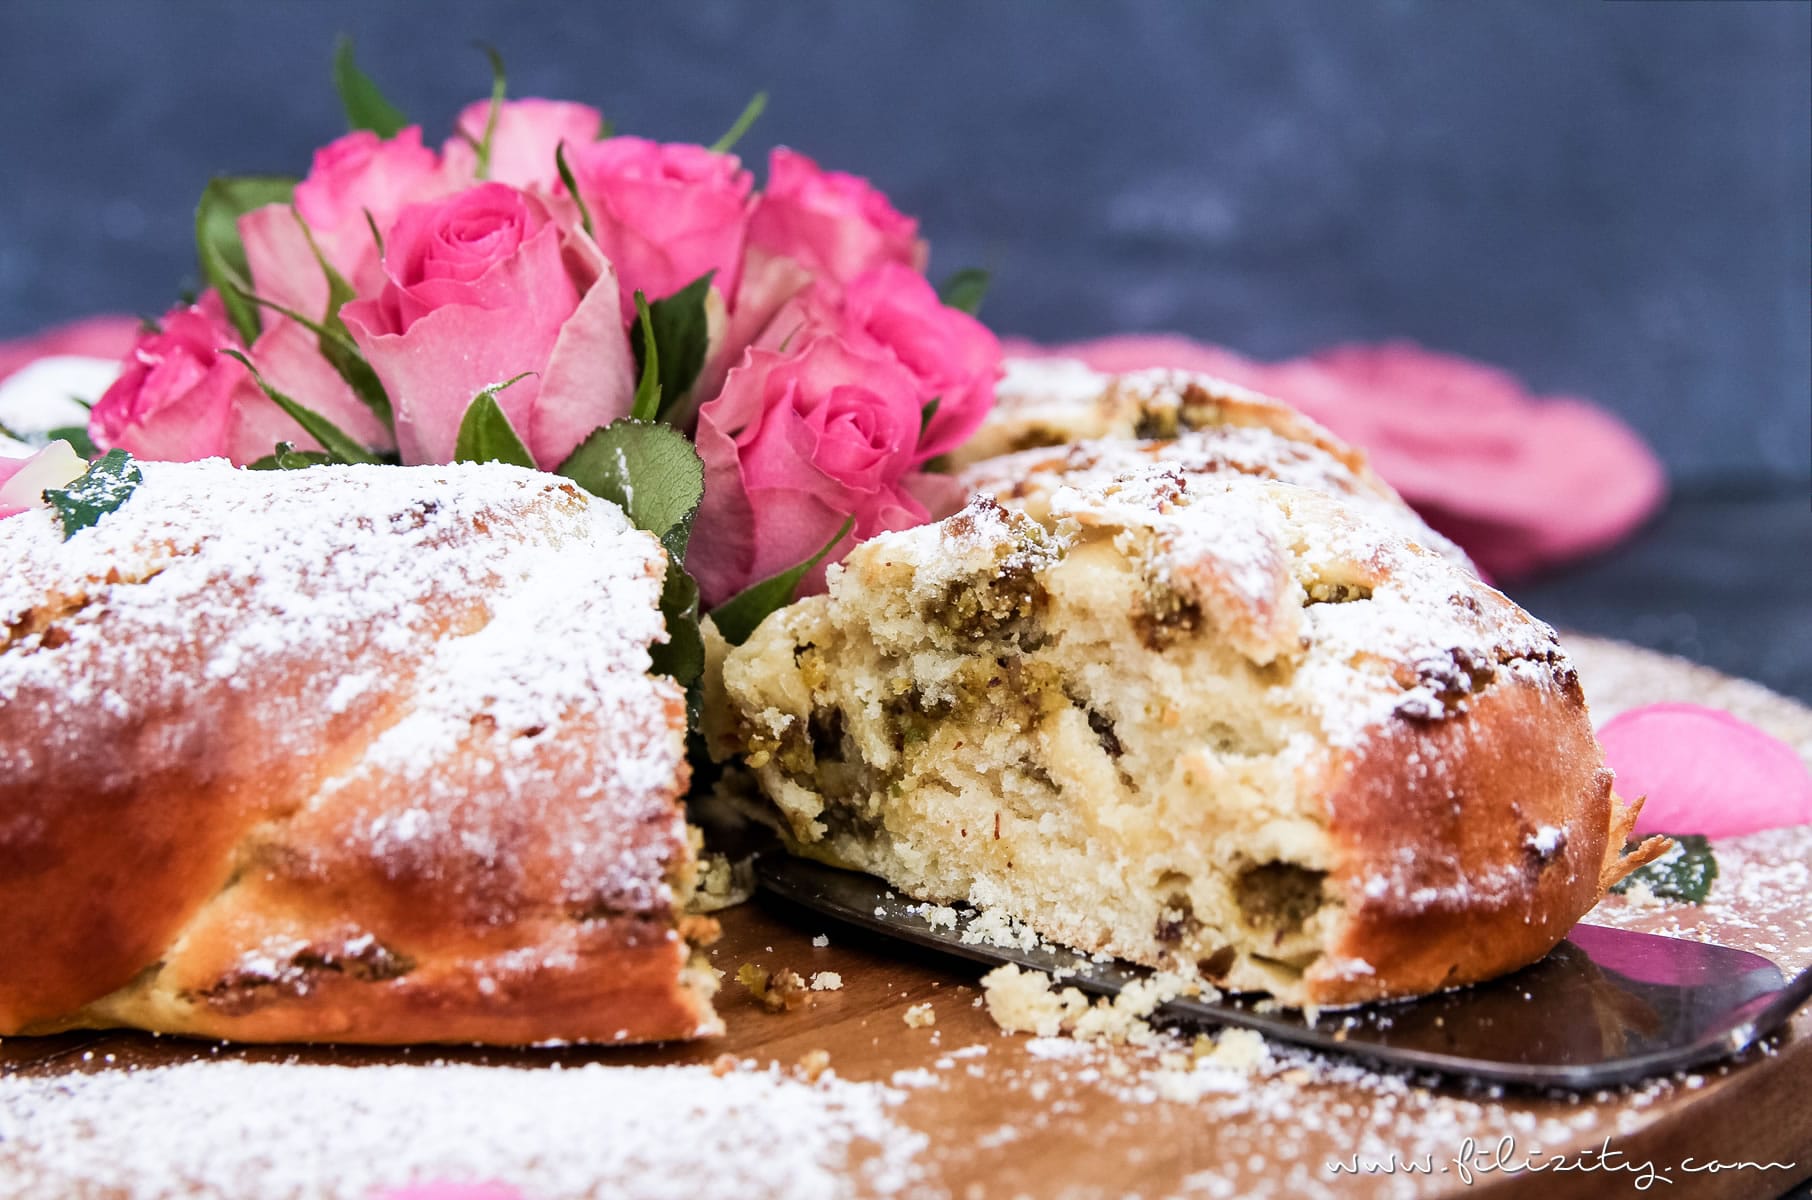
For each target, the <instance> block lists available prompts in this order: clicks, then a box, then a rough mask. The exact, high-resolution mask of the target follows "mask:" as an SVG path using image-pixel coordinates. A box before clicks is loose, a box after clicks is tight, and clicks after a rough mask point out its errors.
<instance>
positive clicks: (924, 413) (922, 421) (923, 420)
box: [919, 396, 944, 437]
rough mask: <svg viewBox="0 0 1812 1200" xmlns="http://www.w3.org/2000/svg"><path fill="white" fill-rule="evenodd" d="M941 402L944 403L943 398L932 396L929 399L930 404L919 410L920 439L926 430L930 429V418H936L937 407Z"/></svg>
mask: <svg viewBox="0 0 1812 1200" xmlns="http://www.w3.org/2000/svg"><path fill="white" fill-rule="evenodd" d="M943 402H944V398H943V397H942V396H933V397H932V398H931V403H930V404H927V405H926V406H925V407H924V408H921V409H919V436H920V437H924V436H925V431H926V430H927V429H930V428H931V421H932V418H933V417H936V416H937V408H938V405H940V404H942V403H943Z"/></svg>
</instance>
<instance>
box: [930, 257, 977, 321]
mask: <svg viewBox="0 0 1812 1200" xmlns="http://www.w3.org/2000/svg"><path fill="white" fill-rule="evenodd" d="M987 295H988V273H987V272H986V271H984V270H982V269H981V268H980V267H965V268H964V269H962V270H961V271H958V272H957V273H956V274H954V275H952V276H951V277H950V278H948V279H946V280H944V286H942V287H940V288H939V289H938V290H937V297H938V299H939V300H942V301H943V302H944V304H945V306H946V307H949V308H954V309H957V310H958V311H960V312H966V313H968V314H969V315H970V316H972V317H973V316H976V315H977V314H979V313H980V312H981V306H982V300H983V299H985V298H986V297H987Z"/></svg>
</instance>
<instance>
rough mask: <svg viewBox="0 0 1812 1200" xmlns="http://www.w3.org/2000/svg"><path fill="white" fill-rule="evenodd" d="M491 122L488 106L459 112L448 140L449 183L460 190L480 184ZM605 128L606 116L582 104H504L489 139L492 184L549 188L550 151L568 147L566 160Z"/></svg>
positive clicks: (552, 172)
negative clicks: (481, 154)
mask: <svg viewBox="0 0 1812 1200" xmlns="http://www.w3.org/2000/svg"><path fill="white" fill-rule="evenodd" d="M490 119H491V102H490V101H489V100H475V101H473V102H472V103H471V104H468V105H466V106H465V107H464V108H463V109H461V110H460V112H459V119H458V120H457V121H455V122H454V123H453V128H454V130H455V132H454V134H453V136H452V137H450V138H448V139H447V144H446V149H445V153H446V160H447V175H448V178H449V179H450V180H451V181H452V182H453V183H454V184H455V185H456V186H459V187H464V186H465V185H467V184H469V183H475V182H478V178H477V174H476V172H477V170H478V151H477V150H476V149H474V147H476V146H477V145H478V144H479V143H481V142H482V141H484V131H485V126H486V125H487V124H488V123H489V122H490ZM603 128H604V114H603V113H601V112H599V111H598V110H597V109H595V108H592V107H591V106H589V105H585V104H572V103H569V102H567V101H565V100H542V99H539V98H536V97H532V96H531V97H526V98H524V99H521V100H505V101H504V102H503V104H502V105H501V106H499V108H498V110H497V128H496V129H495V130H494V131H493V132H492V134H491V169H490V172H489V174H488V175H487V178H488V179H489V180H490V181H491V182H492V183H507V184H509V185H510V186H511V187H519V188H544V189H548V190H552V188H553V187H554V186H555V185H556V184H558V183H559V182H560V171H559V168H558V167H556V166H555V164H554V151H555V150H556V149H557V148H558V147H559V145H560V143H561V142H565V143H566V153H567V161H568V162H569V163H570V162H571V161H572V154H573V151H574V150H576V149H577V148H578V147H580V146H584V145H587V144H589V143H591V142H595V141H597V139H598V134H599V133H600V132H601V131H602V130H603Z"/></svg>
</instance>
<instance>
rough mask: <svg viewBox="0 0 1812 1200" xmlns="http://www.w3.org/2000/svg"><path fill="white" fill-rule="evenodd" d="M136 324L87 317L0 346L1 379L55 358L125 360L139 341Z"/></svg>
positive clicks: (128, 320)
mask: <svg viewBox="0 0 1812 1200" xmlns="http://www.w3.org/2000/svg"><path fill="white" fill-rule="evenodd" d="M138 324H139V322H138V318H137V317H126V316H103V317H86V318H84V319H82V320H80V321H71V322H70V323H69V324H67V325H58V326H55V327H54V328H51V329H46V330H45V331H43V332H42V333H36V334H33V335H31V336H30V337H22V338H17V339H15V340H13V341H10V342H0V379H5V378H6V377H7V376H8V375H11V374H12V373H13V372H14V371H17V370H19V369H20V368H22V367H25V366H28V365H30V364H31V363H33V362H36V361H37V360H38V359H40V358H49V357H51V356H52V355H54V354H80V355H86V356H89V357H92V358H124V357H125V356H126V351H128V350H130V349H132V343H133V342H134V341H136V340H137V338H138Z"/></svg>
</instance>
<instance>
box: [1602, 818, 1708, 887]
mask: <svg viewBox="0 0 1812 1200" xmlns="http://www.w3.org/2000/svg"><path fill="white" fill-rule="evenodd" d="M1668 836H1669V837H1671V838H1673V839H1674V848H1673V849H1672V850H1669V851H1668V852H1667V853H1666V854H1663V855H1662V856H1661V857H1660V858H1657V859H1656V860H1655V861H1654V862H1652V863H1649V864H1647V865H1646V866H1641V867H1637V868H1636V869H1635V870H1634V871H1631V872H1630V873H1629V874H1628V875H1625V876H1624V877H1623V878H1622V879H1621V880H1619V881H1618V882H1616V883H1614V884H1612V885H1611V890H1612V891H1613V892H1627V891H1629V890H1630V888H1632V887H1634V886H1635V885H1636V884H1638V883H1642V884H1646V885H1647V886H1648V890H1649V891H1651V892H1653V893H1654V894H1655V895H1657V896H1661V897H1663V898H1665V899H1668V900H1685V901H1687V902H1689V903H1692V904H1703V903H1704V902H1705V897H1706V896H1708V895H1710V894H1711V885H1712V883H1713V882H1714V881H1715V880H1716V879H1717V877H1718V860H1717V859H1716V858H1715V857H1714V856H1713V855H1712V853H1711V842H1710V840H1709V839H1707V838H1706V837H1705V836H1704V835H1703V834H1698V833H1675V834H1669V835H1668Z"/></svg>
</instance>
